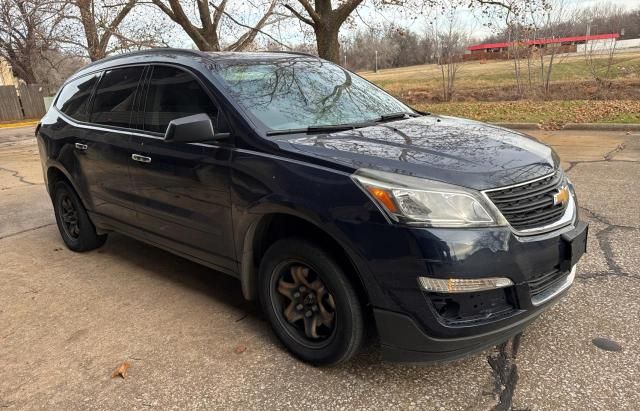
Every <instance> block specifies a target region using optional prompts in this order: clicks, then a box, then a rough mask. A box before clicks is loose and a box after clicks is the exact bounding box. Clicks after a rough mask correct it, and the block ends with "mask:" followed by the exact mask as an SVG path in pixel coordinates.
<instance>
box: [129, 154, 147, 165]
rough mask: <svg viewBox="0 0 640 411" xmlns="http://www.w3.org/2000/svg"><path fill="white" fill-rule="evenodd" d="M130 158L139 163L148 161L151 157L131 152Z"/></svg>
mask: <svg viewBox="0 0 640 411" xmlns="http://www.w3.org/2000/svg"><path fill="white" fill-rule="evenodd" d="M131 158H132V159H133V160H135V161H139V162H141V163H150V162H151V157H146V156H141V155H140V154H131Z"/></svg>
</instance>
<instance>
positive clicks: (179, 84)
mask: <svg viewBox="0 0 640 411" xmlns="http://www.w3.org/2000/svg"><path fill="white" fill-rule="evenodd" d="M144 111H145V112H144V129H145V130H147V131H153V132H156V133H164V132H165V131H166V129H167V126H168V125H169V122H170V121H171V120H175V119H177V118H180V117H186V116H190V115H193V114H200V113H205V114H208V115H209V116H211V118H212V120H215V118H216V117H217V115H218V110H217V108H216V106H215V105H214V104H213V102H212V101H211V99H210V98H209V96H208V95H207V93H206V92H205V91H204V90H203V89H202V87H201V86H200V84H199V83H198V82H197V81H196V79H194V78H193V76H192V75H191V74H189V73H187V72H185V71H183V70H180V69H178V68H175V67H169V66H156V67H154V68H153V73H152V75H151V80H150V81H149V91H148V92H147V101H146V104H145V110H144ZM214 124H215V121H214Z"/></svg>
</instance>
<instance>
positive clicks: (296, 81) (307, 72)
mask: <svg viewBox="0 0 640 411" xmlns="http://www.w3.org/2000/svg"><path fill="white" fill-rule="evenodd" d="M215 70H216V72H217V74H218V75H219V76H220V77H221V78H222V80H223V82H224V83H225V84H226V86H227V93H228V95H230V96H232V97H233V98H235V99H236V101H237V102H238V103H240V104H241V105H242V106H243V107H244V108H246V109H247V110H248V111H250V112H251V113H252V114H253V115H254V116H256V117H257V118H258V119H259V120H260V121H261V122H262V123H264V124H265V125H266V126H267V127H269V128H271V129H274V130H286V129H298V128H301V129H303V128H306V127H308V126H324V125H333V124H353V123H363V122H368V121H372V120H377V119H379V118H380V117H382V116H383V115H385V114H392V113H398V112H411V109H410V108H409V107H407V106H406V105H404V104H403V103H401V102H400V101H398V100H396V99H395V98H393V97H392V96H390V95H389V94H387V93H386V92H384V91H383V90H381V89H379V88H378V87H376V86H374V85H373V84H371V83H369V82H368V81H366V80H364V79H362V78H361V77H358V76H357V75H355V74H353V73H351V72H349V71H347V70H345V69H343V68H342V67H340V66H337V65H335V64H332V63H329V62H326V61H322V60H318V59H309V58H281V59H273V60H265V61H261V62H255V61H246V60H245V61H243V60H239V61H229V62H220V64H216V65H215Z"/></svg>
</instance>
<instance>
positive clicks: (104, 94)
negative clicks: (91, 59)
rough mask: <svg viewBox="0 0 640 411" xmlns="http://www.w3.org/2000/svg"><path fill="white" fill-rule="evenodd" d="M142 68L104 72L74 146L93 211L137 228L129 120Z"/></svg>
mask: <svg viewBox="0 0 640 411" xmlns="http://www.w3.org/2000/svg"><path fill="white" fill-rule="evenodd" d="M144 71H145V66H131V67H122V68H114V69H110V70H106V71H104V72H103V73H102V76H101V78H100V80H99V82H98V85H97V87H96V89H95V92H94V96H93V99H92V102H91V103H90V107H91V108H90V110H89V117H88V124H86V125H83V128H84V130H85V132H84V136H83V138H82V139H81V140H80V141H78V144H76V150H77V151H79V153H80V154H79V159H80V167H81V171H82V174H83V175H84V177H85V179H86V182H87V185H88V190H89V194H90V197H91V200H92V203H93V207H92V208H93V210H92V211H93V212H94V213H97V214H100V215H103V216H107V217H111V218H113V219H115V220H118V221H119V222H123V223H126V224H127V225H137V224H136V223H137V219H136V207H135V193H134V190H133V185H132V183H131V179H130V177H129V165H130V163H131V153H132V151H133V142H132V132H133V131H134V130H132V129H131V117H132V113H133V109H134V107H135V99H136V93H137V90H138V86H139V84H140V82H141V79H142V75H143V73H144Z"/></svg>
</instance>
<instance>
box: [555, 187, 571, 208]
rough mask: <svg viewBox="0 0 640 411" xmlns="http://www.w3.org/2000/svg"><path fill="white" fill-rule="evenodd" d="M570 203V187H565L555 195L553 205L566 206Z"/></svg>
mask: <svg viewBox="0 0 640 411" xmlns="http://www.w3.org/2000/svg"><path fill="white" fill-rule="evenodd" d="M568 202H569V187H567V186H564V187H562V188H561V189H560V190H558V192H557V193H555V194H554V195H553V205H558V204H562V205H565V204H567V203H568Z"/></svg>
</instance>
